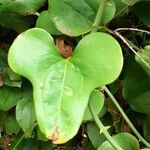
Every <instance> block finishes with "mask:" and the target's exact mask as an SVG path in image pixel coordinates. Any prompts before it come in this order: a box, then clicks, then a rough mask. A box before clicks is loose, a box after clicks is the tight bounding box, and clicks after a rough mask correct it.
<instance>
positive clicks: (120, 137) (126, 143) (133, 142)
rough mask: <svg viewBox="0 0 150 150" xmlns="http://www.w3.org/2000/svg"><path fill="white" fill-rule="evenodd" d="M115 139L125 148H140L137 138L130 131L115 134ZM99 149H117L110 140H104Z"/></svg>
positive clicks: (134, 149) (129, 149) (137, 149)
mask: <svg viewBox="0 0 150 150" xmlns="http://www.w3.org/2000/svg"><path fill="white" fill-rule="evenodd" d="M113 139H114V141H115V142H116V143H117V144H118V145H119V146H120V147H121V148H123V149H124V150H139V143H138V141H137V139H136V138H135V137H134V136H132V135H131V134H129V133H119V134H117V135H115V136H113ZM98 150H116V149H115V148H114V147H113V146H112V145H111V144H110V143H109V142H108V141H106V142H104V143H103V144H102V145H101V146H100V147H99V148H98Z"/></svg>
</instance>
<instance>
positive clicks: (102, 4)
mask: <svg viewBox="0 0 150 150" xmlns="http://www.w3.org/2000/svg"><path fill="white" fill-rule="evenodd" d="M106 3H107V0H101V1H100V2H99V8H98V11H97V14H96V17H95V20H94V22H93V25H92V30H91V32H96V31H97V30H98V26H99V24H100V22H101V20H102V16H103V12H104V9H105V6H106Z"/></svg>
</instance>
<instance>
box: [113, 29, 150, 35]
mask: <svg viewBox="0 0 150 150" xmlns="http://www.w3.org/2000/svg"><path fill="white" fill-rule="evenodd" d="M114 31H117V32H120V31H121V32H122V31H135V32H142V33H146V34H149V35H150V31H147V30H142V29H137V28H118V29H116V30H114Z"/></svg>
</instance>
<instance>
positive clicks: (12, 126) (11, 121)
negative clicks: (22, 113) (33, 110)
mask: <svg viewBox="0 0 150 150" xmlns="http://www.w3.org/2000/svg"><path fill="white" fill-rule="evenodd" d="M4 128H5V131H6V134H8V135H12V134H18V132H19V130H20V127H19V125H18V123H17V121H16V118H15V116H7V118H6V120H5V122H4Z"/></svg>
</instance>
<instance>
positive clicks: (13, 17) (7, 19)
mask: <svg viewBox="0 0 150 150" xmlns="http://www.w3.org/2000/svg"><path fill="white" fill-rule="evenodd" d="M0 25H1V26H2V27H4V28H9V29H13V30H15V31H17V32H19V33H20V32H23V31H25V30H27V29H29V27H30V19H29V18H28V17H24V16H21V15H18V14H14V13H0Z"/></svg>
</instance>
